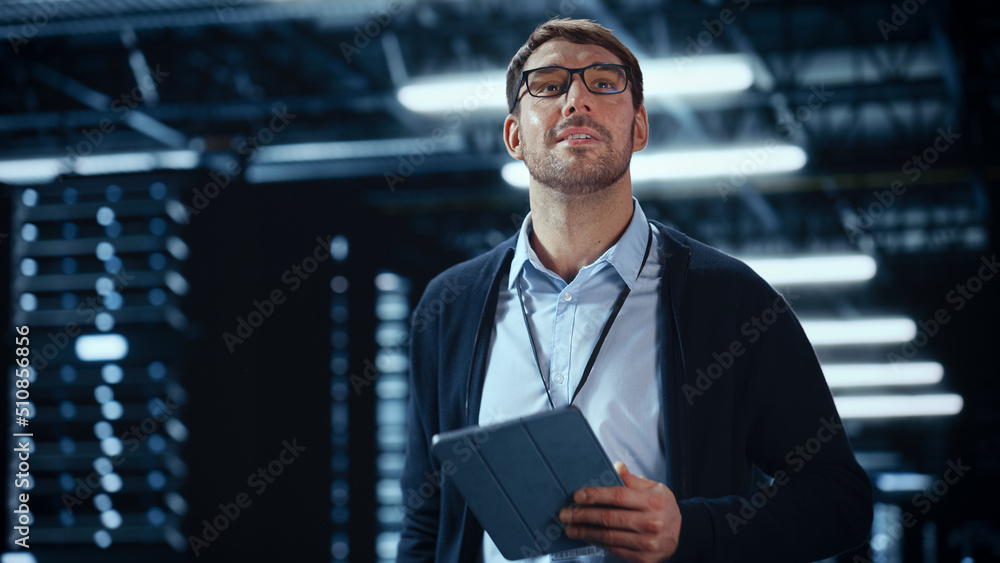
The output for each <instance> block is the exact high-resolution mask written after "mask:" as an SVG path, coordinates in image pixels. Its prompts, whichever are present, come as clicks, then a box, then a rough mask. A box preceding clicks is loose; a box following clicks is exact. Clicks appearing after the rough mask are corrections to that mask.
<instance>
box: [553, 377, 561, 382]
mask: <svg viewBox="0 0 1000 563" xmlns="http://www.w3.org/2000/svg"><path fill="white" fill-rule="evenodd" d="M553 379H555V380H556V383H562V382H563V376H561V375H557V376H555V377H554V378H553Z"/></svg>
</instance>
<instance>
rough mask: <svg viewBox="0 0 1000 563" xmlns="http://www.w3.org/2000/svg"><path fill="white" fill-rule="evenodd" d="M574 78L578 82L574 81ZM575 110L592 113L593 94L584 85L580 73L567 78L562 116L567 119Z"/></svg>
mask: <svg viewBox="0 0 1000 563" xmlns="http://www.w3.org/2000/svg"><path fill="white" fill-rule="evenodd" d="M575 78H579V79H580V80H574V79H575ZM577 110H583V111H584V112H586V113H590V112H592V111H593V94H592V93H591V92H590V90H587V86H586V85H584V83H583V74H582V73H573V74H571V75H570V77H569V88H568V89H567V90H566V101H565V102H564V103H563V107H562V115H563V117H569V116H571V115H573V114H574V113H576V112H577Z"/></svg>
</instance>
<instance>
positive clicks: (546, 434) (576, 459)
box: [431, 406, 624, 559]
mask: <svg viewBox="0 0 1000 563" xmlns="http://www.w3.org/2000/svg"><path fill="white" fill-rule="evenodd" d="M431 449H432V451H433V453H434V456H435V457H436V458H437V459H438V461H440V462H441V475H442V476H443V478H444V479H445V480H447V479H453V480H454V482H455V485H456V486H457V487H458V490H459V492H461V494H462V496H463V497H464V498H465V501H466V502H467V503H468V505H469V507H470V508H471V509H472V512H473V514H475V515H476V518H477V519H478V520H479V522H480V524H482V526H483V529H485V530H486V531H487V532H489V534H490V537H492V538H493V541H494V542H495V543H496V545H497V547H498V548H499V549H500V553H502V554H503V556H504V557H506V558H507V559H523V558H526V557H532V556H538V555H543V554H548V553H554V552H559V551H565V550H569V549H576V548H581V547H586V546H588V545H589V544H587V543H585V542H583V541H581V540H576V539H571V538H568V537H566V534H565V533H564V532H563V528H564V525H563V524H562V522H561V521H560V520H559V510H560V509H561V508H563V507H565V506H567V505H569V504H571V503H572V497H573V493H574V492H575V491H576V490H577V489H580V488H582V487H608V486H613V485H620V486H624V483H622V480H621V478H620V477H619V476H618V473H617V472H616V471H615V469H614V467H613V466H612V465H611V461H610V460H608V456H607V454H605V453H604V449H603V448H602V447H601V444H600V443H599V442H598V441H597V437H596V436H594V432H593V431H592V430H591V429H590V425H589V424H587V421H586V419H584V418H583V415H582V414H581V413H580V411H579V410H577V409H576V408H575V407H573V406H569V407H566V408H560V409H556V410H552V411H548V412H544V413H540V414H536V415H532V416H528V417H524V418H520V419H517V420H513V421H509V422H505V423H502V424H497V425H492V426H485V427H479V426H473V427H469V428H463V429H461V430H455V431H452V432H444V433H442V434H438V435H436V436H434V438H433V440H432V447H431Z"/></svg>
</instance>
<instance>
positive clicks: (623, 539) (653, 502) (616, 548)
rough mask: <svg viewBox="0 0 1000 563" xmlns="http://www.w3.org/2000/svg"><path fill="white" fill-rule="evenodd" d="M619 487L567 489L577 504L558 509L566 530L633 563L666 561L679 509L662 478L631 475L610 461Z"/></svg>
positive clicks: (672, 547) (673, 544) (677, 526)
mask: <svg viewBox="0 0 1000 563" xmlns="http://www.w3.org/2000/svg"><path fill="white" fill-rule="evenodd" d="M615 469H616V470H617V471H618V474H619V475H621V478H622V481H624V482H625V486H624V487H588V488H584V489H580V490H578V491H576V493H574V494H573V500H574V501H575V502H576V504H577V505H579V506H569V507H566V508H564V509H562V510H561V511H560V512H559V518H560V519H561V520H562V521H563V522H565V523H566V524H567V526H566V535H567V536H569V537H571V538H576V539H581V540H584V541H586V542H589V543H592V544H594V545H596V546H598V547H601V548H603V549H604V550H605V551H608V552H610V553H613V554H615V555H617V556H618V557H622V558H624V559H627V560H629V561H632V562H634V563H648V562H654V561H656V562H659V561H666V560H668V559H669V558H670V557H671V556H673V554H674V552H675V551H676V550H677V540H678V538H679V537H680V533H681V513H680V509H679V508H678V507H677V499H675V498H674V493H672V492H671V491H670V489H669V488H667V486H666V485H664V484H663V483H657V482H656V481H650V480H649V479H645V478H643V477H639V476H636V475H632V474H631V473H629V470H628V468H627V467H625V464H624V463H622V462H620V461H619V462H616V463H615Z"/></svg>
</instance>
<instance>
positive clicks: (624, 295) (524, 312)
mask: <svg viewBox="0 0 1000 563" xmlns="http://www.w3.org/2000/svg"><path fill="white" fill-rule="evenodd" d="M652 244H653V225H652V223H650V224H649V236H648V238H647V239H646V252H645V253H644V254H643V255H642V264H641V265H640V266H639V273H638V274H636V276H635V281H637V282H638V281H639V276H640V275H642V270H643V268H645V267H646V260H647V259H648V258H649V249H650V247H651V246H652ZM630 293H632V290H631V289H629V287H628V284H625V287H624V288H622V291H621V293H619V294H618V300H617V301H615V306H614V307H612V309H611V314H610V315H608V320H607V321H605V323H604V329H602V330H601V336H600V338H598V339H597V344H595V345H594V351H593V352H591V353H590V359H589V360H587V366H586V367H585V368H583V376H582V377H581V378H580V383H578V384H577V386H576V391H573V396H572V397H571V398H570V400H569V403H570V404H571V405H572V404H573V401H574V400H575V399H576V396H577V395H579V394H580V390H581V389H583V385H584V384H585V383H587V378H588V377H590V370H591V369H593V367H594V363H595V362H596V361H597V355H598V354H600V353H601V347H602V346H604V340H605V339H606V338H607V337H608V333H609V332H611V325H613V324H614V323H615V319H616V318H617V317H618V312H619V311H621V310H622V306H623V305H625V300H626V299H628V296H629V294H630ZM517 300H518V301H519V302H520V303H521V318H522V319H524V328H525V329H527V331H528V342H529V343H530V344H531V353H532V354H533V355H534V356H535V367H537V368H538V377H540V378H541V379H542V385H544V386H545V395H546V396H547V397H548V399H549V406H551V407H552V408H553V409H554V408H556V407H555V404H553V402H552V394H551V393H550V392H549V384H548V383H546V381H545V376H544V375H542V364H541V362H539V361H538V346H536V345H535V336H534V335H533V334H532V332H531V325H530V323H528V308H527V307H526V306H525V304H524V295H523V293H522V291H521V275H520V274H518V277H517Z"/></svg>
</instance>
